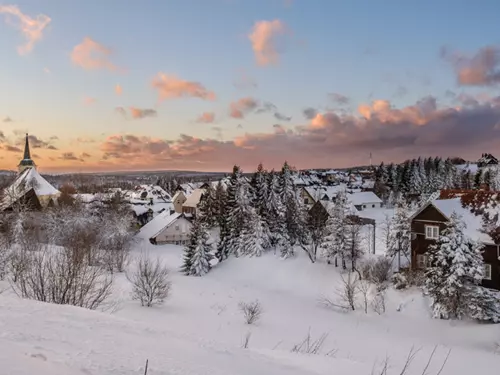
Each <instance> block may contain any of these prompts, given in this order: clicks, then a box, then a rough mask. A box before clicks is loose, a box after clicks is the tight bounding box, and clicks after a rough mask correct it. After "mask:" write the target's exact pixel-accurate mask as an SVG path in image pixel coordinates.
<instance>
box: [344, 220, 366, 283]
mask: <svg viewBox="0 0 500 375" xmlns="http://www.w3.org/2000/svg"><path fill="white" fill-rule="evenodd" d="M362 228H363V226H362V225H361V223H359V221H358V219H357V218H355V217H352V218H350V220H349V225H348V226H347V240H346V247H345V251H344V252H345V258H346V259H348V260H350V261H351V270H352V271H356V272H358V275H359V276H360V278H361V274H360V273H359V271H358V269H357V268H356V265H357V262H358V260H359V259H361V257H362V256H363V253H364V252H363V249H362V247H361V239H362V238H361V229H362Z"/></svg>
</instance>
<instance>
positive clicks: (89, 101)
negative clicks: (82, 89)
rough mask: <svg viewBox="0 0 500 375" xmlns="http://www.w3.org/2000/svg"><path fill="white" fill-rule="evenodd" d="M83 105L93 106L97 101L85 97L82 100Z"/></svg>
mask: <svg viewBox="0 0 500 375" xmlns="http://www.w3.org/2000/svg"><path fill="white" fill-rule="evenodd" d="M83 103H84V104H85V105H93V104H96V103H97V99H96V98H91V97H88V96H87V97H85V98H84V99H83Z"/></svg>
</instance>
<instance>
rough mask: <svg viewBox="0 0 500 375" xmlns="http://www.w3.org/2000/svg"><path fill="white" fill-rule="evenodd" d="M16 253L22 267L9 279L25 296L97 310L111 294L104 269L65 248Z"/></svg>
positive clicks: (109, 283)
mask: <svg viewBox="0 0 500 375" xmlns="http://www.w3.org/2000/svg"><path fill="white" fill-rule="evenodd" d="M13 256H14V257H19V260H18V261H19V264H22V267H20V268H19V269H18V270H17V271H19V272H18V273H17V274H14V273H12V274H11V280H10V281H11V285H12V287H13V289H14V291H15V292H16V293H17V294H18V295H20V296H21V297H23V298H28V299H34V300H37V301H43V302H50V303H55V304H60V305H73V306H79V307H85V308H88V309H91V310H95V309H97V308H98V307H99V306H100V305H101V304H102V303H103V302H105V300H106V299H107V298H108V297H109V296H110V294H111V287H112V283H113V279H112V278H111V277H109V276H108V275H107V272H106V270H105V269H104V268H102V267H92V266H89V265H88V264H87V263H86V262H84V261H83V259H79V258H75V257H74V256H72V253H71V252H69V251H67V250H65V249H49V248H44V249H43V250H41V251H37V252H27V251H23V250H20V251H16V252H15V253H14V255H13Z"/></svg>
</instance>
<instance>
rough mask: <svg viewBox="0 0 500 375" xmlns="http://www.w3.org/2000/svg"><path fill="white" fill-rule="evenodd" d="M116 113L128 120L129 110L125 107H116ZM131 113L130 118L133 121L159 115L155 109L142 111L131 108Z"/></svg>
mask: <svg viewBox="0 0 500 375" xmlns="http://www.w3.org/2000/svg"><path fill="white" fill-rule="evenodd" d="M115 112H116V113H118V114H120V115H121V116H123V117H125V118H128V113H127V110H126V109H125V108H124V107H116V108H115ZM129 112H130V117H131V118H132V119H133V120H140V119H144V118H146V117H156V116H157V115H158V112H157V111H156V110H155V109H151V108H144V109H142V108H137V107H130V108H129Z"/></svg>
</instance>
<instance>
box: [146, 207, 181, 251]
mask: <svg viewBox="0 0 500 375" xmlns="http://www.w3.org/2000/svg"><path fill="white" fill-rule="evenodd" d="M190 231H191V219H190V218H188V217H187V216H186V215H184V214H181V213H174V214H172V215H170V213H169V212H166V211H164V212H162V213H161V214H159V215H158V216H156V217H155V218H154V219H153V220H151V221H150V222H149V223H147V224H146V225H144V226H143V227H142V228H141V230H140V231H139V233H138V234H137V238H142V239H144V240H147V241H149V242H150V243H151V244H153V245H162V244H173V245H185V244H186V243H187V241H188V239H189V232H190Z"/></svg>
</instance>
